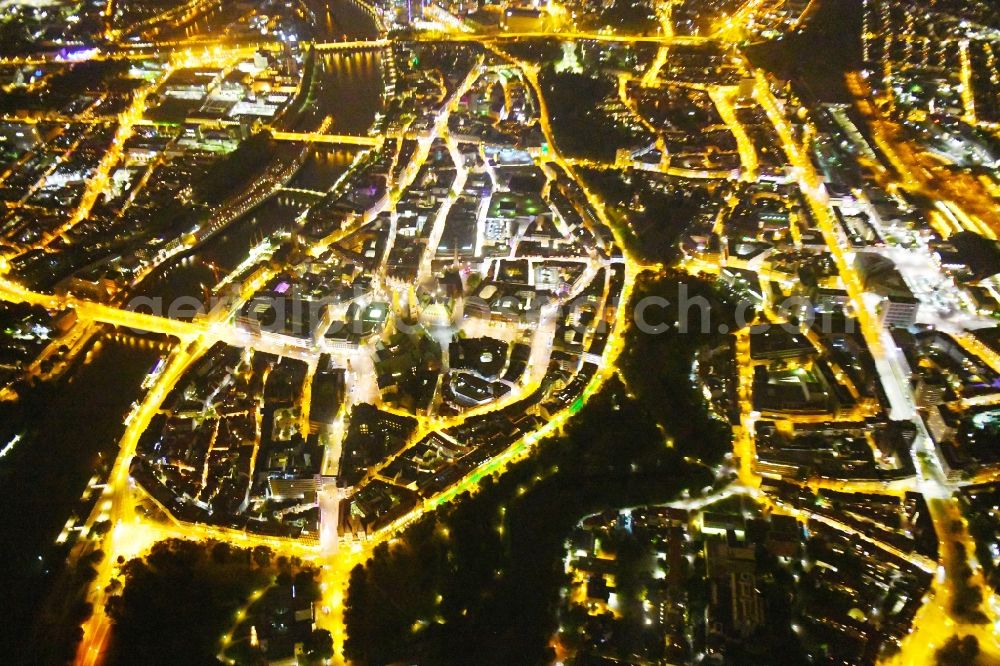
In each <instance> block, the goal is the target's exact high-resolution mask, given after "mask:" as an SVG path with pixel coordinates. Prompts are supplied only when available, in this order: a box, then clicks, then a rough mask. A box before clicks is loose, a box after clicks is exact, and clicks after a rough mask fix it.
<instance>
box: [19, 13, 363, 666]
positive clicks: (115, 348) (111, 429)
mask: <svg viewBox="0 0 1000 666" xmlns="http://www.w3.org/2000/svg"><path fill="white" fill-rule="evenodd" d="M310 4H311V5H313V7H314V11H316V10H317V8H318V9H319V11H316V16H317V21H318V23H319V26H318V29H319V30H320V31H321V32H322V34H321V35H320V36H319V39H326V40H332V39H341V38H342V36H343V35H347V36H349V37H350V38H352V39H359V38H366V37H372V36H375V35H376V34H377V31H376V29H375V26H374V24H373V22H372V20H371V18H370V17H369V16H368V15H367V14H366V13H365V12H364V11H363V10H362V9H360V8H359V7H358V6H357V5H356V4H354V3H352V2H350V0H332V2H329V3H323V2H319V1H318V0H312V1H311V2H310ZM327 4H328V5H329V15H328V16H327V13H326V11H325V9H324V7H325V6H326V5H327ZM320 72H321V73H320V76H321V78H320V81H319V83H320V94H319V95H317V102H316V104H317V110H318V112H320V113H322V114H329V115H332V116H333V118H334V124H333V128H334V129H332V130H331V131H333V132H337V133H343V134H364V133H365V132H366V131H367V130H368V128H369V127H370V126H371V124H372V122H373V121H374V118H375V114H376V113H377V112H378V110H379V109H380V108H381V104H382V98H381V95H382V82H381V73H380V55H379V54H378V53H375V52H366V53H335V54H327V55H324V56H322V68H321V70H320ZM353 157H354V152H353V151H351V150H345V149H342V148H338V147H335V146H328V145H325V144H324V145H322V146H321V147H319V148H318V149H317V150H316V151H315V152H314V153H313V154H312V155H311V156H310V158H309V159H308V160H307V162H306V163H305V165H304V166H303V167H302V169H301V171H300V172H299V173H298V175H297V176H296V177H295V179H294V180H293V181H292V182H291V183H290V184H289V187H292V188H302V189H307V190H314V191H325V190H326V189H328V188H329V187H330V186H331V185H332V184H333V182H334V181H335V180H336V179H337V178H338V177H339V176H340V175H341V174H342V173H343V172H344V170H345V169H346V166H347V165H348V164H349V163H350V161H351V160H352V159H353ZM295 199H296V197H294V196H283V195H281V194H279V195H278V196H276V197H274V198H272V199H271V200H269V201H267V202H265V203H264V204H263V205H261V206H259V207H258V208H257V209H256V210H254V211H251V212H250V213H249V214H247V215H246V216H244V217H243V218H241V219H239V220H237V221H236V222H234V223H233V224H231V225H230V226H229V227H228V228H227V229H226V230H224V231H223V232H222V233H220V234H218V235H217V236H214V237H212V238H211V239H209V240H208V241H207V242H206V243H205V244H204V245H203V246H201V247H199V248H196V250H195V251H194V252H193V253H192V254H190V255H189V256H186V257H180V258H178V259H177V260H176V261H174V262H173V263H171V264H170V265H169V266H165V267H164V268H163V270H162V271H159V272H158V273H156V274H154V275H152V276H150V278H149V279H148V281H147V282H146V283H144V284H143V285H141V286H140V288H139V290H138V292H137V293H140V294H145V295H158V296H162V297H164V298H176V297H179V296H184V295H193V296H200V295H201V294H202V293H203V291H204V288H205V287H206V286H210V285H213V284H214V283H215V282H216V281H217V280H218V278H219V277H220V276H221V275H222V274H224V273H225V272H228V271H229V270H231V269H232V268H234V267H235V266H237V265H238V264H239V263H240V262H241V261H242V260H243V259H244V258H245V257H246V255H247V252H248V250H249V249H250V248H251V247H253V246H254V245H256V244H257V243H258V242H260V241H261V240H262V239H263V238H265V237H267V236H268V235H270V234H272V233H274V232H275V231H277V230H279V229H282V228H289V227H290V226H291V225H292V224H293V223H294V220H295V218H296V216H297V215H298V214H299V213H300V212H301V199H299V200H298V201H296V200H295ZM98 340H99V341H95V342H94V343H93V345H92V348H91V349H90V350H89V352H88V353H86V354H81V357H80V361H79V363H78V366H77V367H74V368H73V369H72V370H71V371H70V372H69V373H67V375H65V376H64V377H63V378H62V379H61V380H59V381H57V382H51V383H48V384H43V385H40V386H37V387H35V388H33V389H30V390H27V391H26V392H25V395H24V397H23V398H22V399H21V400H20V401H19V402H17V403H2V402H0V449H2V448H3V447H4V445H6V444H7V443H8V442H9V441H10V440H11V439H12V438H13V437H15V436H19V437H20V439H19V441H18V443H17V444H16V445H15V446H13V447H12V448H11V449H10V451H9V452H8V453H7V454H6V455H4V456H3V457H0V492H2V495H0V556H2V565H3V569H2V571H3V573H2V574H0V586H2V588H3V598H4V601H5V603H3V604H2V607H3V610H2V611H0V661H2V662H3V663H22V662H20V661H19V660H18V658H17V657H16V655H17V654H25V651H24V648H25V647H26V642H27V641H28V640H29V636H30V635H31V628H32V627H33V626H34V625H35V617H36V615H37V612H38V609H39V608H40V604H41V600H42V599H44V598H45V596H46V594H47V592H48V591H49V590H50V588H51V581H52V580H53V579H54V577H55V576H56V575H57V574H58V571H59V569H60V566H61V562H62V561H63V559H64V557H65V552H64V549H63V548H59V547H56V546H55V545H54V541H55V539H56V536H57V535H58V534H59V532H60V531H61V530H62V528H63V525H64V524H65V523H66V521H67V519H68V518H69V517H71V516H72V515H73V514H74V513H85V512H86V511H87V509H88V508H89V507H87V506H83V505H81V504H80V503H79V498H80V497H81V495H82V494H83V491H84V489H85V488H86V485H87V482H88V480H89V479H90V478H91V477H92V476H94V475H95V474H101V473H103V470H105V469H106V467H107V465H108V463H109V462H110V461H113V459H114V456H115V452H116V449H117V442H118V440H119V438H120V437H121V435H122V432H123V431H124V425H123V417H124V416H125V414H127V412H128V411H129V409H130V406H131V404H132V403H133V402H134V401H136V400H138V399H140V397H141V393H142V390H141V383H142V380H143V377H144V376H145V375H146V374H147V373H148V371H149V370H150V368H151V367H152V366H153V365H154V364H155V362H156V361H157V359H158V357H159V356H160V355H161V354H162V353H163V349H164V345H163V343H164V341H163V340H158V341H156V342H155V343H154V342H153V341H152V340H143V339H137V340H135V339H128V340H120V341H115V340H114V339H112V338H111V337H108V336H104V337H102V338H99V339H98ZM11 657H13V658H14V660H13V661H10V658H11ZM23 663H27V662H23Z"/></svg>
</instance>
